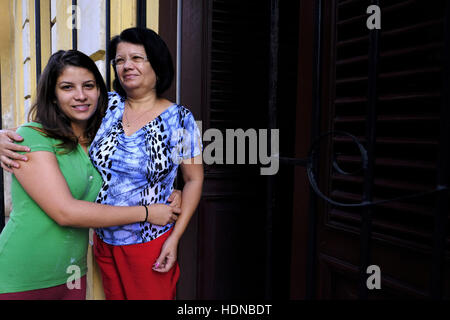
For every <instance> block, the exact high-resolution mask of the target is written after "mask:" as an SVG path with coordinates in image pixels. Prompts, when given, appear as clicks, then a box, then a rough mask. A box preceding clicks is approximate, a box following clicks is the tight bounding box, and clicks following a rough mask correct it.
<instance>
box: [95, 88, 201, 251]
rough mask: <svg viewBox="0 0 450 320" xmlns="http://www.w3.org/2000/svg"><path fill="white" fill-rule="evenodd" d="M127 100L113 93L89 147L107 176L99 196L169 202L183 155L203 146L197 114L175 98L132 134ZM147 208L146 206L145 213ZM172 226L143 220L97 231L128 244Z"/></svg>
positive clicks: (112, 200)
mask: <svg viewBox="0 0 450 320" xmlns="http://www.w3.org/2000/svg"><path fill="white" fill-rule="evenodd" d="M124 102H125V99H124V98H123V97H121V96H119V95H118V94H117V93H114V92H110V93H109V103H108V110H107V112H106V115H105V117H104V119H103V121H102V124H101V126H100V129H99V130H98V132H97V135H96V136H95V138H94V141H93V142H92V144H91V147H90V149H89V155H90V157H91V160H92V162H93V163H94V166H95V167H96V168H97V170H98V171H99V172H100V174H101V175H102V178H103V185H102V188H101V190H100V192H99V194H98V197H97V200H96V202H98V203H103V204H109V205H116V206H135V205H142V204H153V203H165V204H169V203H168V202H167V199H168V197H169V196H170V194H171V193H172V191H173V182H174V179H175V177H176V175H177V168H178V165H179V164H180V162H181V160H183V159H189V158H193V157H195V156H197V155H199V154H200V153H201V150H202V145H201V139H200V132H199V129H198V127H197V124H196V123H195V121H194V117H193V115H192V113H191V112H190V111H189V110H188V109H186V108H185V107H183V106H180V105H177V104H173V105H172V106H170V107H169V108H168V109H166V110H165V111H163V112H162V113H161V114H160V115H159V116H158V117H156V118H155V119H154V120H152V121H150V122H149V123H147V124H146V125H145V126H144V127H142V128H141V129H139V130H138V131H136V132H135V133H134V134H132V135H131V136H129V137H128V136H126V135H125V133H124V130H123V127H122V115H123V111H124ZM144 214H145V210H144V209H143V211H142V218H144ZM172 226H173V224H167V225H165V226H159V225H154V224H151V223H148V222H146V223H142V222H138V223H134V224H129V225H123V226H115V227H108V228H97V229H96V230H95V231H96V233H97V235H98V236H99V237H100V238H101V239H102V240H103V241H105V242H106V243H109V244H112V245H128V244H136V243H143V242H147V241H150V240H153V239H155V238H157V237H159V236H161V235H162V234H163V233H165V232H166V231H168V230H169V229H170V228H171V227H172Z"/></svg>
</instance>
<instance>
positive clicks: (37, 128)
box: [16, 122, 54, 152]
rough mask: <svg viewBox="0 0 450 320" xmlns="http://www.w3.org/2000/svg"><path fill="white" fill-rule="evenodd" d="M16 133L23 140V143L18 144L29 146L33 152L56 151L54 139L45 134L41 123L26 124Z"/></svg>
mask: <svg viewBox="0 0 450 320" xmlns="http://www.w3.org/2000/svg"><path fill="white" fill-rule="evenodd" d="M16 132H17V133H18V134H19V135H20V136H21V137H22V138H23V141H22V142H16V143H17V144H21V145H25V146H28V147H30V148H31V151H51V152H53V151H54V147H53V146H54V142H53V140H54V139H52V138H49V137H48V136H47V135H46V134H45V132H44V130H43V129H42V125H41V124H40V123H38V122H28V123H25V124H23V125H21V126H20V127H19V128H18V129H17V131H16Z"/></svg>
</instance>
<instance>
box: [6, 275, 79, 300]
mask: <svg viewBox="0 0 450 320" xmlns="http://www.w3.org/2000/svg"><path fill="white" fill-rule="evenodd" d="M80 284H81V287H80V289H76V288H74V289H69V288H68V287H67V284H66V283H64V284H61V285H59V286H56V287H50V288H44V289H36V290H29V291H23V292H13V293H2V294H0V300H86V276H83V277H81V278H80Z"/></svg>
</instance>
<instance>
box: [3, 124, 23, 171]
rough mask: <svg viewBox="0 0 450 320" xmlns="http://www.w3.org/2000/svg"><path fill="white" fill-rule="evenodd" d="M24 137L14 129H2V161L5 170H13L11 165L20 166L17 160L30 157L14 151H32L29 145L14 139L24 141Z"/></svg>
mask: <svg viewBox="0 0 450 320" xmlns="http://www.w3.org/2000/svg"><path fill="white" fill-rule="evenodd" d="M22 140H23V138H22V137H21V136H20V135H19V134H17V133H15V132H14V131H12V130H0V161H1V167H2V168H3V170H5V171H8V172H11V173H12V172H13V171H12V169H11V167H14V168H20V165H19V163H18V162H17V161H14V159H15V160H22V161H27V160H28V158H27V157H26V156H24V155H21V154H20V153H16V152H14V151H24V152H30V148H28V147H27V146H21V145H18V144H15V143H14V141H22Z"/></svg>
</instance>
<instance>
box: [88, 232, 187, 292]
mask: <svg viewBox="0 0 450 320" xmlns="http://www.w3.org/2000/svg"><path fill="white" fill-rule="evenodd" d="M171 232H172V231H168V232H166V233H165V234H163V235H162V236H160V237H158V238H156V239H155V240H152V241H149V242H146V243H139V244H132V245H126V246H113V245H109V244H107V243H105V242H103V241H102V240H101V239H100V238H99V237H98V236H97V234H95V235H94V255H95V260H96V261H97V264H98V266H99V267H100V270H101V273H102V280H103V289H104V291H105V297H106V299H107V300H173V299H175V292H176V285H177V281H178V278H179V276H180V268H179V266H178V262H176V263H175V265H174V266H173V267H172V269H170V270H169V271H168V272H166V273H160V272H156V271H153V270H152V266H153V264H154V263H155V261H156V259H157V258H158V257H159V254H160V253H161V247H162V245H163V244H164V241H165V240H166V239H167V237H168V236H169V234H170V233H171Z"/></svg>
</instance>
